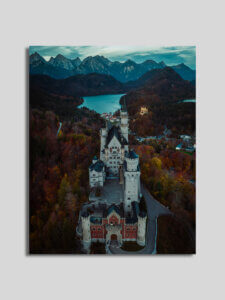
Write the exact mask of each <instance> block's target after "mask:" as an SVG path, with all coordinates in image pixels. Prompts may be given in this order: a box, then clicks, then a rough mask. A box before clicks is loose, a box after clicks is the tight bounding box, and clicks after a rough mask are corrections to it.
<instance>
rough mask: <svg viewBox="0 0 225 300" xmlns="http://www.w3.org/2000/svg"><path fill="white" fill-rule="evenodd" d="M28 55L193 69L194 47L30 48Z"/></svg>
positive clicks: (47, 58)
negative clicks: (150, 61)
mask: <svg viewBox="0 0 225 300" xmlns="http://www.w3.org/2000/svg"><path fill="white" fill-rule="evenodd" d="M29 52H30V54H32V53H34V52H38V53H39V54H40V55H41V56H43V57H44V58H45V59H46V60H49V58H50V57H51V56H53V57H55V56H56V55H57V54H62V55H64V56H65V57H67V58H76V57H79V58H80V59H84V58H85V57H87V56H95V55H103V56H105V57H107V58H108V59H110V60H112V61H115V60H118V61H120V62H124V61H126V60H127V59H132V60H134V61H135V62H137V63H140V62H143V61H145V60H146V59H153V60H155V61H156V62H160V61H164V62H165V64H167V65H169V66H170V65H175V64H179V63H184V64H186V65H187V66H189V67H190V68H192V69H195V46H174V47H147V46H143V47H141V46H130V47H129V46H74V47H73V46H31V47H30V49H29Z"/></svg>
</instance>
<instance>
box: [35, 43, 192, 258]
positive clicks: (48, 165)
mask: <svg viewBox="0 0 225 300" xmlns="http://www.w3.org/2000/svg"><path fill="white" fill-rule="evenodd" d="M195 52H196V49H195V46H173V47H171V46H169V47H166V46H164V47H162V46H161V47H151V46H149V47H148V46H143V47H141V46H133V47H131V46H130V47H128V46H30V48H29V253H30V254H84V255H85V254H108V255H117V254H120V255H128V254H133V255H146V254H147V255H152V254H155V255H158V254H195V224H196V220H195V189H196V184H195V166H196V155H195V152H196V147H195V145H196V136H195V132H196V130H195V129H196V114H195V111H196V108H195V107H196V95H195V89H196V88H195V86H196V83H195V82H196V59H195V56H196V53H195Z"/></svg>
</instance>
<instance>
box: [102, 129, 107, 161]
mask: <svg viewBox="0 0 225 300" xmlns="http://www.w3.org/2000/svg"><path fill="white" fill-rule="evenodd" d="M107 135H108V129H107V127H106V128H101V130H100V136H101V146H100V147H101V148H100V159H101V160H102V161H104V158H105V155H104V153H103V151H104V149H105V145H106V139H107Z"/></svg>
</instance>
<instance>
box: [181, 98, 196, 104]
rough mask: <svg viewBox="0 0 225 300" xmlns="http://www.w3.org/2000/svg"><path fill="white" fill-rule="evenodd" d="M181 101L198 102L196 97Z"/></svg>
mask: <svg viewBox="0 0 225 300" xmlns="http://www.w3.org/2000/svg"><path fill="white" fill-rule="evenodd" d="M180 102H194V103H196V99H186V100H182V101H180Z"/></svg>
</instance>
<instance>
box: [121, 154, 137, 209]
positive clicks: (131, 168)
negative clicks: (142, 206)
mask: <svg viewBox="0 0 225 300" xmlns="http://www.w3.org/2000/svg"><path fill="white" fill-rule="evenodd" d="M124 177H125V187H124V210H125V213H128V214H129V213H131V210H132V207H131V203H132V202H133V201H137V202H139V194H140V168H139V156H138V155H137V154H136V153H135V152H134V150H131V151H129V152H127V153H126V155H125V162H124Z"/></svg>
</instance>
